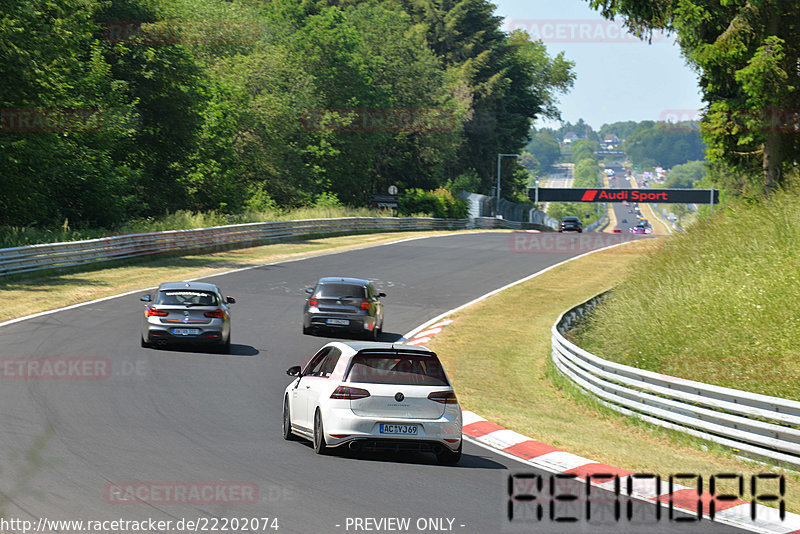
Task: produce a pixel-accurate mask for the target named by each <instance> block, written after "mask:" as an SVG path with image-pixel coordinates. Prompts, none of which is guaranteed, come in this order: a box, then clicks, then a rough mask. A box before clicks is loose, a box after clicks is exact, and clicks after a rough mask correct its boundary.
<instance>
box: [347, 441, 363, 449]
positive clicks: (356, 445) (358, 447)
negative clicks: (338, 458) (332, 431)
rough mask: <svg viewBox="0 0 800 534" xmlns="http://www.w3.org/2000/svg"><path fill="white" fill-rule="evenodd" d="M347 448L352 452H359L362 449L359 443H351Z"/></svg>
mask: <svg viewBox="0 0 800 534" xmlns="http://www.w3.org/2000/svg"><path fill="white" fill-rule="evenodd" d="M347 448H348V449H350V450H351V451H357V450H360V449H361V444H360V443H359V442H357V441H351V442H350V443H348V444H347Z"/></svg>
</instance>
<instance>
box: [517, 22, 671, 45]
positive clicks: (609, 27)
mask: <svg viewBox="0 0 800 534" xmlns="http://www.w3.org/2000/svg"><path fill="white" fill-rule="evenodd" d="M508 28H509V29H510V30H511V31H513V30H524V31H525V32H526V33H527V34H528V35H529V36H530V37H531V39H532V40H533V41H542V42H543V43H644V42H646V41H645V40H644V39H640V38H639V37H637V36H635V35H633V34H632V33H630V32H628V30H627V29H626V28H625V26H623V25H622V23H621V22H619V21H614V20H570V19H553V20H545V19H538V20H537V19H527V20H525V19H516V20H510V21H509V22H508ZM666 37H667V35H666V34H665V33H664V32H661V31H654V32H653V34H652V36H651V37H650V38H649V40H650V42H653V43H657V42H659V41H662V40H665V39H666Z"/></svg>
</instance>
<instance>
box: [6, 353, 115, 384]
mask: <svg viewBox="0 0 800 534" xmlns="http://www.w3.org/2000/svg"><path fill="white" fill-rule="evenodd" d="M110 376H111V360H109V359H108V358H100V357H74V358H70V357H66V356H55V357H47V358H22V357H19V358H2V359H0V379H3V380H105V379H107V378H109V377H110Z"/></svg>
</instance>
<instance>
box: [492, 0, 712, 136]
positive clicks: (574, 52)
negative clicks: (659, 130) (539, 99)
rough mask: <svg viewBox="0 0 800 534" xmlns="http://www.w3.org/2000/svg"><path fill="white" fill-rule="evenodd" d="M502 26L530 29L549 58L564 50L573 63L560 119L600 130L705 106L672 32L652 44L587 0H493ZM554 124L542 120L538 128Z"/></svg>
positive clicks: (690, 115)
mask: <svg viewBox="0 0 800 534" xmlns="http://www.w3.org/2000/svg"><path fill="white" fill-rule="evenodd" d="M492 1H493V3H494V4H495V5H496V6H497V9H496V11H495V14H496V15H497V16H501V17H503V18H504V19H505V23H504V25H503V29H505V30H508V31H510V30H512V29H515V28H521V29H525V30H526V31H527V32H528V33H529V34H531V37H533V38H536V37H539V38H541V39H542V41H543V42H544V43H545V45H546V46H547V49H548V51H549V53H550V55H551V56H555V55H556V54H557V53H558V52H561V51H564V52H565V57H566V59H568V60H571V61H574V62H575V67H574V68H573V70H574V72H575V74H576V80H575V84H574V85H573V88H572V90H571V91H570V92H569V93H568V94H566V95H561V96H560V98H559V101H560V106H559V109H560V110H561V117H562V119H564V120H568V121H569V122H572V123H575V122H576V121H577V120H578V119H579V118H583V120H584V121H586V122H587V123H588V124H589V125H591V126H592V128H594V129H595V130H598V129H600V126H602V125H603V124H607V123H612V122H617V121H627V120H633V121H642V120H667V121H671V122H676V121H679V120H692V119H696V118H697V116H698V110H699V109H700V108H701V107H702V105H703V103H702V101H701V97H700V91H699V89H698V85H697V80H698V78H697V74H696V73H695V72H694V71H693V70H692V69H691V68H690V67H689V66H688V65H687V64H686V61H685V60H684V59H683V57H682V56H681V54H680V49H679V48H678V45H676V44H675V42H674V37H672V36H666V35H663V34H660V35H658V36H656V37H655V38H654V39H653V43H652V44H648V43H647V42H645V41H640V40H638V39H636V38H635V37H633V36H630V35H629V34H626V33H625V32H624V30H621V29H620V25H619V24H614V23H613V22H609V21H607V20H605V19H604V18H603V17H602V16H600V14H599V13H598V12H596V11H594V10H592V9H591V8H590V7H589V4H588V2H586V0H492ZM555 124H557V123H553V122H546V121H538V122H537V123H536V124H535V125H536V126H537V127H541V126H553V125H555Z"/></svg>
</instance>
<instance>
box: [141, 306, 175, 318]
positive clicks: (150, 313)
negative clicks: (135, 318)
mask: <svg viewBox="0 0 800 534" xmlns="http://www.w3.org/2000/svg"><path fill="white" fill-rule="evenodd" d="M144 315H145V317H166V316H167V315H169V312H165V311H162V310H159V309H158V308H147V309H145V310H144Z"/></svg>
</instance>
